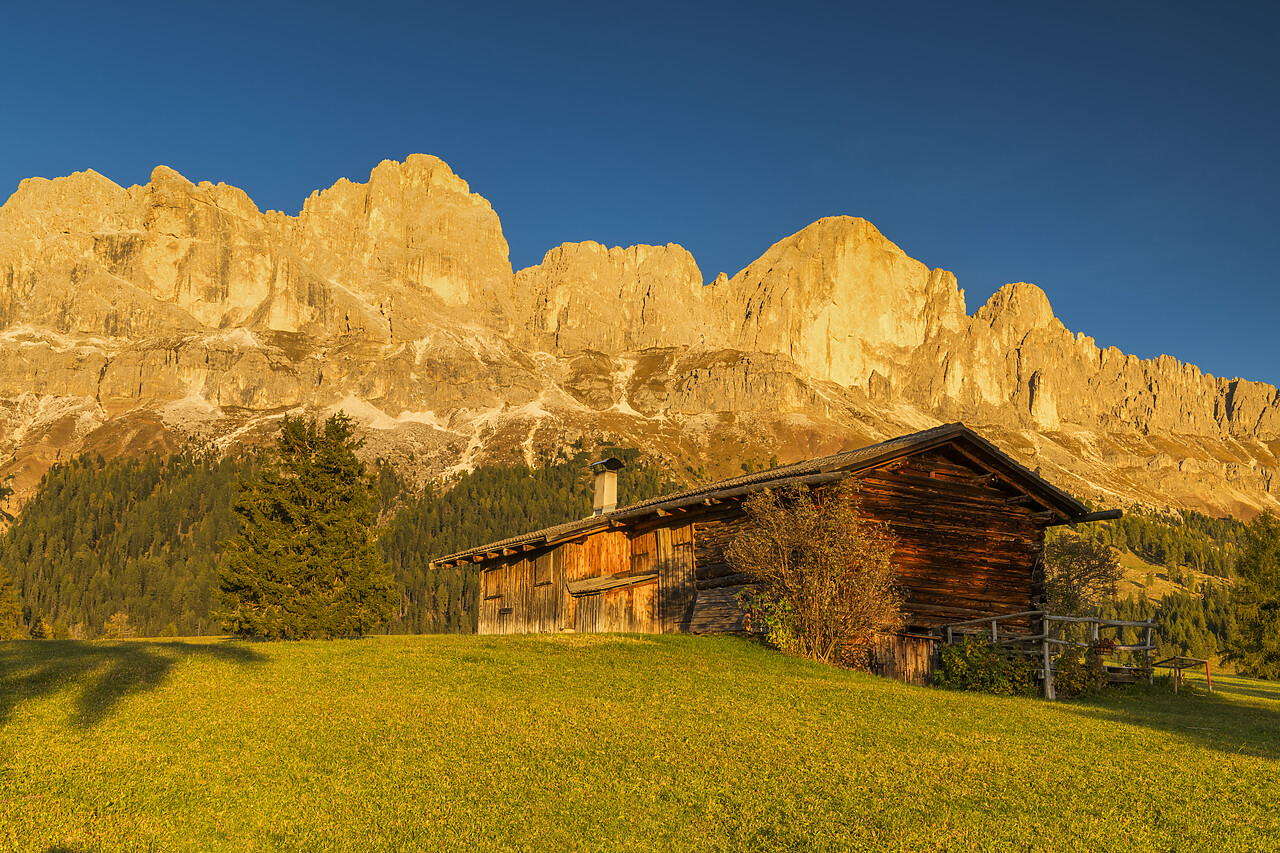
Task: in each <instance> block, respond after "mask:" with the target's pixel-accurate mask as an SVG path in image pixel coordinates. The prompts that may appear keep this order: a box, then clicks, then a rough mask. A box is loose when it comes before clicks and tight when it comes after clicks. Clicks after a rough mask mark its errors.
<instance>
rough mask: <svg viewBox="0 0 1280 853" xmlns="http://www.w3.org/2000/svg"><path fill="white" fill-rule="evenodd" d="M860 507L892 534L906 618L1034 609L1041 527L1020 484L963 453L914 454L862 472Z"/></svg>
mask: <svg viewBox="0 0 1280 853" xmlns="http://www.w3.org/2000/svg"><path fill="white" fill-rule="evenodd" d="M861 484H862V488H861V491H860V492H859V495H860V500H861V504H862V512H863V513H864V514H865V515H866V516H868V517H869V518H873V519H877V520H881V521H885V522H887V523H888V524H889V527H890V529H892V531H893V533H894V536H896V537H897V540H898V541H897V547H896V548H895V549H894V556H893V560H894V564H895V566H896V569H897V574H898V580H899V583H900V584H901V586H902V587H903V588H904V590H905V591H906V601H905V602H904V606H903V610H904V611H905V613H906V617H907V624H908V626H909V627H912V628H916V629H920V628H931V627H933V626H935V625H941V624H945V623H947V622H956V621H962V620H965V619H972V618H975V617H979V616H986V615H992V614H997V613H1016V612H1019V611H1024V610H1031V609H1034V608H1033V605H1034V600H1033V599H1034V598H1035V597H1036V596H1038V595H1039V594H1040V592H1041V590H1040V589H1039V578H1037V577H1036V571H1037V568H1038V563H1039V555H1040V553H1041V552H1042V551H1043V548H1044V528H1043V526H1042V523H1041V522H1039V521H1038V520H1037V519H1036V518H1035V516H1034V514H1033V512H1032V510H1030V509H1028V508H1026V507H1025V506H1022V505H1020V504H1019V503H1018V502H1017V501H1018V498H1019V497H1020V492H1018V491H1017V490H1016V489H1013V488H1012V487H1010V486H1008V485H1006V484H1005V483H1004V482H1003V481H1001V480H1000V479H999V478H998V477H995V476H988V472H987V471H986V470H985V469H981V468H980V467H979V466H977V465H975V464H973V463H970V462H968V461H967V460H965V459H964V458H963V457H962V456H960V454H958V453H956V452H954V451H952V452H947V451H939V452H934V453H927V454H921V455H919V456H914V457H911V458H909V459H908V460H906V461H905V463H904V464H902V465H900V466H898V467H896V468H894V469H892V470H880V471H872V472H869V473H868V474H866V475H865V476H863V477H862V478H861Z"/></svg>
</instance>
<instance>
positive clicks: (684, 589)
mask: <svg viewBox="0 0 1280 853" xmlns="http://www.w3.org/2000/svg"><path fill="white" fill-rule="evenodd" d="M633 570H639V571H644V570H650V571H656V572H657V573H658V576H657V577H656V578H654V579H653V580H651V581H648V582H645V583H639V584H633V585H631V586H626V587H620V588H618V589H612V590H606V591H604V592H598V593H592V594H587V595H580V596H573V595H570V594H569V593H568V591H567V589H566V586H565V585H566V583H567V582H569V581H575V580H584V579H587V578H595V577H600V576H601V575H609V574H616V573H618V572H626V571H633ZM481 589H482V592H481V600H480V618H479V626H478V631H479V633H481V634H523V633H539V632H556V631H564V630H572V631H579V632H614V631H617V632H635V633H664V632H671V631H679V630H687V626H688V623H689V619H690V617H691V615H692V610H693V600H694V585H693V531H692V528H691V527H690V526H689V525H687V524H686V525H684V526H683V527H673V526H662V527H652V528H650V529H648V530H645V531H637V530H628V529H620V530H604V531H599V532H596V533H595V534H593V535H591V536H589V537H587V538H586V539H585V540H582V541H578V542H567V543H564V544H562V545H559V546H557V547H555V548H553V549H551V550H549V551H545V552H543V553H541V554H539V555H537V556H536V557H533V558H528V557H511V558H507V559H505V560H502V561H495V563H494V564H492V565H491V566H490V567H489V568H487V569H486V571H485V572H484V576H483V577H482V587H481Z"/></svg>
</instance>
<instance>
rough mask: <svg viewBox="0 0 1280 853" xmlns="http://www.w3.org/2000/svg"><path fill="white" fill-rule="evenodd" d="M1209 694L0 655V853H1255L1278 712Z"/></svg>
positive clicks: (624, 655) (371, 648)
mask: <svg viewBox="0 0 1280 853" xmlns="http://www.w3.org/2000/svg"><path fill="white" fill-rule="evenodd" d="M1201 679H1202V676H1201ZM1195 683H1196V681H1195V680H1194V679H1193V680H1192V682H1191V684H1193V685H1194V684H1195ZM1199 683H1200V684H1201V685H1203V681H1202V680H1201V681H1200V682H1199ZM1215 687H1216V688H1217V689H1218V692H1216V693H1214V694H1213V695H1212V696H1211V695H1208V694H1207V693H1205V692H1204V691H1203V689H1194V687H1193V688H1192V689H1187V688H1186V687H1184V689H1183V692H1182V693H1181V694H1180V695H1178V696H1176V697H1175V696H1173V695H1172V693H1171V692H1169V691H1168V690H1167V689H1162V688H1161V687H1160V686H1159V685H1157V687H1155V688H1147V687H1145V686H1143V687H1140V688H1129V689H1126V690H1124V691H1118V690H1117V691H1111V692H1108V693H1106V694H1104V695H1103V696H1101V697H1097V698H1093V699H1089V700H1087V701H1080V702H1075V703H1068V702H1061V703H1056V704H1053V703H1047V702H1043V701H1039V700H1026V699H1013V698H995V697H986V696H977V695H971V694H963V693H953V692H947V691H942V690H934V689H926V688H918V687H910V686H907V685H902V684H898V683H896V682H892V681H887V680H883V679H878V678H875V677H873V676H869V675H864V674H859V673H852V672H844V671H839V670H833V669H829V668H826V667H822V666H818V665H815V664H809V663H805V662H801V661H796V660H792V659H789V658H785V657H782V656H779V655H777V654H775V653H773V652H770V651H768V650H767V649H764V648H761V647H759V646H757V645H754V644H752V643H750V642H748V641H745V640H741V639H735V638H701V637H684V636H666V637H637V636H621V637H618V636H590V635H578V636H575V635H562V636H553V637H536V636H530V637H475V636H466V637H448V636H426V637H422V636H419V637H380V638H372V639H366V640H362V641H338V642H299V643H275V644H265V643H264V644H240V643H232V642H227V641H211V642H202V641H122V642H102V641H99V642H92V643H85V642H75V641H44V642H34V641H23V642H7V643H0V849H2V850H16V851H50V852H51V853H52V852H53V851H57V852H58V853H72V851H116V850H130V851H131V850H155V851H186V850H191V851H223V850H226V851H271V850H289V851H293V850H298V851H325V850H343V851H348V850H349V851H365V850H369V851H381V850H388V851H411V850H473V851H491V850H492V851H503V850H531V851H532V850H536V851H544V850H583V851H595V850H637V851H639V850H655V851H656V850H663V851H665V850H747V851H751V850H761V851H763V850H768V851H777V850H875V851H881V850H886V851H942V850H948V851H968V850H990V851H1006V850H1008V851H1054V850H1063V851H1073V853H1083V851H1095V850H1096V851H1122V850H1135V851H1136V850H1143V851H1150V850H1159V851H1171V850H1209V851H1234V850H1252V851H1274V850H1277V849H1280V762H1278V761H1277V759H1280V690H1277V688H1276V686H1275V685H1273V684H1269V683H1266V682H1256V681H1249V680H1245V679H1238V678H1223V679H1216V680H1215Z"/></svg>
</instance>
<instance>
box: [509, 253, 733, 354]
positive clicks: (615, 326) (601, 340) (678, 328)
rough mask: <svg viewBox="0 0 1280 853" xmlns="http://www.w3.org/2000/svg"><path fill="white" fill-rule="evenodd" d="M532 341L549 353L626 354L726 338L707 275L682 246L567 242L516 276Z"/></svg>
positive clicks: (522, 307)
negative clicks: (713, 312) (708, 297)
mask: <svg viewBox="0 0 1280 853" xmlns="http://www.w3.org/2000/svg"><path fill="white" fill-rule="evenodd" d="M516 290H517V292H518V293H519V298H520V300H521V302H520V303H519V304H520V306H521V310H520V313H521V315H522V316H525V317H527V318H528V320H527V322H526V325H525V330H526V334H527V335H528V338H529V341H530V343H531V344H532V345H533V346H534V347H536V348H538V349H542V350H544V351H547V352H561V353H574V352H582V351H585V350H595V351H598V352H607V353H621V352H627V351H632V350H641V349H648V348H651V347H669V346H703V345H708V344H712V343H714V342H716V341H719V340H720V336H719V335H718V333H717V330H716V329H715V326H714V323H713V322H712V319H711V317H710V315H709V314H708V313H707V310H706V307H705V306H704V304H703V292H702V291H703V287H702V273H701V272H700V271H699V269H698V264H697V262H695V261H694V259H693V256H692V255H690V254H689V252H688V251H686V250H685V249H684V248H683V247H681V246H677V245H675V244H673V243H669V244H667V245H666V246H643V245H640V246H629V247H627V248H622V247H620V246H614V247H613V248H606V247H604V246H602V245H601V244H599V243H596V242H594V241H586V242H583V243H564V244H562V245H560V246H557V247H556V248H554V249H552V250H550V251H549V252H547V254H546V255H545V256H544V257H543V259H542V263H541V264H538V265H536V266H532V267H529V268H527V269H523V270H521V271H520V272H519V273H517V275H516Z"/></svg>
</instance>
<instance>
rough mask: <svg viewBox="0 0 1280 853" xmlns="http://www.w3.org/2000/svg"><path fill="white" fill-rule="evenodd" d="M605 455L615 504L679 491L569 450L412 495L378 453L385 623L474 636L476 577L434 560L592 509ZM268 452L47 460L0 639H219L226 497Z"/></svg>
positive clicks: (18, 541) (640, 470)
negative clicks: (594, 471)
mask: <svg viewBox="0 0 1280 853" xmlns="http://www.w3.org/2000/svg"><path fill="white" fill-rule="evenodd" d="M599 455H613V456H617V457H619V458H621V459H623V460H624V461H627V462H628V465H627V467H626V468H624V469H623V470H622V471H621V472H620V477H619V501H620V503H622V504H625V503H631V502H635V501H639V500H644V499H646V498H649V497H654V496H656V495H659V494H663V493H665V492H669V491H672V490H674V489H677V488H679V485H678V484H677V483H675V482H674V481H672V480H671V479H669V478H668V476H667V475H666V474H665V472H664V471H663V469H661V468H660V467H658V466H656V465H653V464H650V463H648V462H647V461H646V460H645V459H644V458H643V455H642V454H641V452H640V451H638V450H635V449H633V448H621V447H611V446H605V447H599V448H592V449H591V451H588V450H587V449H586V448H585V447H583V446H582V445H578V446H576V447H573V448H570V449H569V450H568V451H567V452H564V453H562V454H560V455H559V456H557V457H554V458H550V459H547V460H546V461H544V463H543V464H542V465H540V466H537V467H534V468H529V467H526V466H524V465H492V466H481V467H478V468H476V469H475V470H474V471H470V472H465V473H463V474H461V475H460V476H458V477H456V478H455V479H454V480H452V481H451V482H449V483H444V484H429V485H428V486H426V487H425V488H423V489H416V490H415V489H414V488H412V487H411V486H409V485H408V484H407V483H406V482H405V481H404V480H403V479H402V478H401V477H400V475H399V474H398V473H397V472H396V471H395V469H394V467H392V466H391V465H389V464H387V463H385V462H377V463H375V464H374V465H373V466H372V470H371V471H370V472H369V480H370V481H371V483H370V485H371V493H370V500H371V505H370V518H371V519H376V522H371V523H374V524H376V526H375V532H376V534H377V538H376V545H377V551H378V554H379V555H380V556H381V558H382V559H384V560H385V561H386V562H387V563H388V564H389V566H390V568H391V573H392V577H393V579H394V583H395V598H396V604H395V607H394V612H393V615H392V618H391V619H390V621H389V623H388V624H387V625H386V627H385V628H384V629H383V630H387V631H391V632H394V633H433V632H461V633H466V632H471V631H474V630H475V599H476V593H477V590H478V588H479V587H478V577H477V574H476V572H475V571H474V570H468V569H466V568H463V569H444V570H439V571H436V570H432V569H431V567H430V561H431V560H432V559H434V558H436V557H441V556H445V555H447V554H450V553H454V552H456V551H460V550H463V549H465V548H468V547H471V546H474V545H480V544H484V543H486V542H491V541H495V540H498V539H503V538H506V537H508V536H514V535H517V534H519V533H525V532H529V531H533V530H538V529H541V528H544V527H550V526H553V525H556V524H562V523H564V522H567V521H572V520H575V519H578V518H583V517H585V516H588V515H590V514H591V497H592V493H593V488H594V480H593V477H592V475H591V473H590V471H589V470H588V469H587V463H588V462H590V461H592V460H594V459H595V458H598V457H599ZM264 459H265V457H264V455H263V454H261V453H256V454H249V455H242V456H238V457H218V456H216V455H215V454H212V453H209V452H206V451H203V450H200V449H194V448H193V449H187V450H183V451H182V452H180V453H177V454H175V455H173V456H168V457H162V456H159V455H154V454H153V455H148V456H144V457H141V458H134V459H104V458H103V457H102V456H100V455H90V454H85V455H81V456H79V457H76V458H74V459H71V460H69V461H66V462H62V463H58V464H55V465H54V466H53V467H52V468H50V469H49V471H48V472H47V473H46V474H45V476H44V477H43V478H42V479H41V482H40V484H39V486H38V487H37V489H36V492H35V494H34V495H33V496H32V497H31V498H30V499H29V500H28V501H27V502H26V503H25V504H24V505H23V507H22V510H21V511H20V512H19V513H17V518H16V519H15V520H14V521H13V523H12V524H11V525H10V526H9V528H8V529H7V530H6V531H5V532H4V534H3V536H0V638H3V637H6V636H28V635H30V634H31V633H32V632H33V630H34V632H35V633H36V634H37V635H39V636H49V637H74V638H84V639H91V638H97V637H104V636H133V635H137V636H148V637H156V636H175V635H176V636H199V635H203V634H209V633H220V632H221V631H222V620H221V619H218V618H216V617H215V613H216V611H217V610H218V607H219V586H220V578H219V573H220V570H221V569H222V568H223V564H224V560H225V554H226V546H227V543H229V542H231V541H233V540H235V539H236V538H237V537H239V536H240V535H241V534H242V533H243V518H242V516H241V515H239V514H237V512H236V509H235V507H236V505H237V502H238V501H240V499H241V496H242V490H243V487H244V484H246V483H249V482H254V481H255V480H256V479H257V478H258V477H259V475H260V474H261V473H262V470H261V469H262V467H263V465H264ZM3 498H4V494H3V493H0V502H2V501H3Z"/></svg>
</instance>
